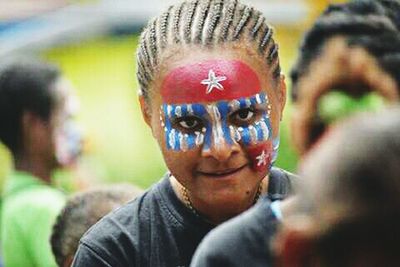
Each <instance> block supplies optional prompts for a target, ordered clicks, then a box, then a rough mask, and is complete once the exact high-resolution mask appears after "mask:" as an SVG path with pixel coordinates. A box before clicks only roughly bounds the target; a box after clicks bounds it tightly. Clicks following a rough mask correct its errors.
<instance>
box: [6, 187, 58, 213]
mask: <svg viewBox="0 0 400 267" xmlns="http://www.w3.org/2000/svg"><path fill="white" fill-rule="evenodd" d="M65 201H66V196H65V195H64V194H63V193H62V192H61V191H59V190H58V189H55V188H52V187H50V186H37V187H34V188H32V189H29V190H25V191H22V192H18V193H17V194H15V195H10V196H8V197H7V198H5V199H4V202H3V204H2V205H3V207H2V209H3V211H2V212H3V213H4V214H5V215H6V217H8V216H9V217H13V216H14V215H18V214H21V216H23V217H25V219H24V220H26V218H27V216H28V217H32V216H36V215H38V216H40V217H41V218H46V217H48V216H50V217H56V216H57V215H58V213H59V212H60V210H61V209H62V207H63V206H64V204H65Z"/></svg>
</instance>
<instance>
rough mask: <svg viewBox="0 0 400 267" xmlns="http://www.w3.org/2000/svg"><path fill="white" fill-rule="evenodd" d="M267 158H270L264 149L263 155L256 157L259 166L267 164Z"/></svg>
mask: <svg viewBox="0 0 400 267" xmlns="http://www.w3.org/2000/svg"><path fill="white" fill-rule="evenodd" d="M267 158H268V155H267V153H265V150H263V151H262V153H261V155H259V156H257V157H256V159H257V160H258V162H257V167H258V166H261V165H267Z"/></svg>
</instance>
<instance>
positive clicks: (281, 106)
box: [279, 74, 286, 120]
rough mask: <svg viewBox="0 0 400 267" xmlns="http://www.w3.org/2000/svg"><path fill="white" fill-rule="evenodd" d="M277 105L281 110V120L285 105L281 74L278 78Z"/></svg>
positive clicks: (283, 83)
mask: <svg viewBox="0 0 400 267" xmlns="http://www.w3.org/2000/svg"><path fill="white" fill-rule="evenodd" d="M279 104H280V108H281V118H280V120H282V117H283V110H284V108H285V105H286V82H285V75H283V74H281V75H280V77H279Z"/></svg>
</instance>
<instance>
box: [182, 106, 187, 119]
mask: <svg viewBox="0 0 400 267" xmlns="http://www.w3.org/2000/svg"><path fill="white" fill-rule="evenodd" d="M181 110H182V117H184V116H187V115H189V112H188V106H187V105H181Z"/></svg>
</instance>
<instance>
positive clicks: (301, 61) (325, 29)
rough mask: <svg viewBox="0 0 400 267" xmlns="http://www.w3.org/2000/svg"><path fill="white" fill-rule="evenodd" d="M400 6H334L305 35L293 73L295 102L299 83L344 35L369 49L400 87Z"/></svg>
mask: <svg viewBox="0 0 400 267" xmlns="http://www.w3.org/2000/svg"><path fill="white" fill-rule="evenodd" d="M399 17H400V3H399V2H398V1H397V0H378V1H377V0H354V1H351V2H349V3H346V4H335V5H330V6H329V7H328V8H327V9H326V10H325V11H324V12H323V13H322V15H321V16H320V17H319V18H318V19H317V20H316V22H315V23H314V25H313V26H312V27H311V29H310V30H309V31H308V32H307V33H306V34H305V36H304V39H303V41H302V44H301V46H300V50H299V58H298V60H297V63H296V64H295V65H294V67H293V68H292V70H291V74H290V76H291V80H292V90H291V97H292V100H293V101H294V102H296V101H297V99H298V94H299V92H298V90H297V89H298V88H297V82H298V80H299V78H300V77H301V76H302V75H304V74H305V73H306V72H307V71H308V68H309V65H310V63H311V62H312V61H313V60H314V59H315V58H316V57H317V56H318V55H319V54H320V53H321V51H322V48H323V46H324V44H325V43H326V41H328V40H329V39H330V38H332V37H334V36H337V35H341V36H345V37H346V39H347V41H348V43H349V45H354V46H360V47H363V48H365V49H366V50H367V51H368V52H369V53H370V54H371V55H372V56H374V57H375V58H376V60H377V61H378V63H379V64H380V66H381V67H382V68H383V69H384V70H385V71H387V72H388V73H389V74H390V75H391V76H392V77H393V78H394V79H395V80H396V82H397V83H398V84H399V85H400V75H399V71H398V66H399V65H400V61H399V60H400V49H399V47H400V46H399V45H400V38H399V34H398V30H399V26H400V23H399V22H400V20H399Z"/></svg>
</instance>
